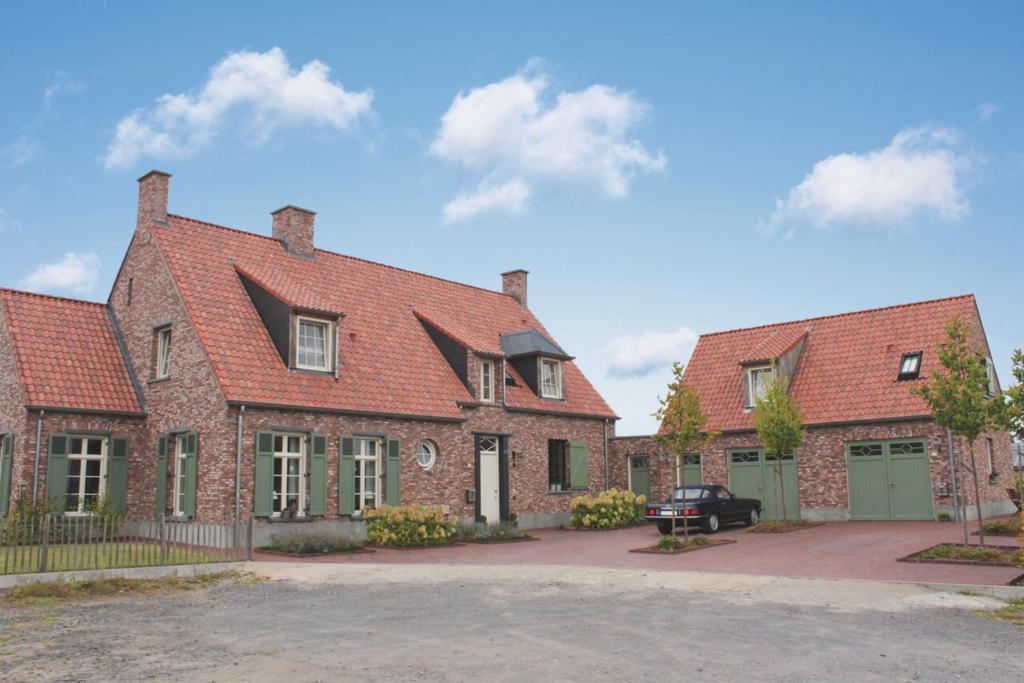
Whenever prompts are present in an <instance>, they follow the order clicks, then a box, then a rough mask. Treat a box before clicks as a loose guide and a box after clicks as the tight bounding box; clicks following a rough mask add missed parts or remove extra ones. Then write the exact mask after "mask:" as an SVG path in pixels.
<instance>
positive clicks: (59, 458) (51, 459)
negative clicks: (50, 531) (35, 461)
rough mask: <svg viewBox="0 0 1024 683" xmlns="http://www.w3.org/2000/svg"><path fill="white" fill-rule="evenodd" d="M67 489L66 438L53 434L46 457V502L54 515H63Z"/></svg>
mask: <svg viewBox="0 0 1024 683" xmlns="http://www.w3.org/2000/svg"><path fill="white" fill-rule="evenodd" d="M67 487H68V437H66V436H64V435H63V434H54V435H53V436H51V437H50V450H49V451H48V452H47V455H46V502H47V503H48V504H49V505H50V511H51V512H52V513H53V514H55V515H62V514H64V502H65V496H66V495H67Z"/></svg>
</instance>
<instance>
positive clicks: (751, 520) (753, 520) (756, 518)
mask: <svg viewBox="0 0 1024 683" xmlns="http://www.w3.org/2000/svg"><path fill="white" fill-rule="evenodd" d="M760 521H761V515H760V514H759V513H758V511H757V508H753V509H752V510H751V511H750V514H749V515H748V516H747V519H746V525H747V526H754V525H755V524H757V523H758V522H760Z"/></svg>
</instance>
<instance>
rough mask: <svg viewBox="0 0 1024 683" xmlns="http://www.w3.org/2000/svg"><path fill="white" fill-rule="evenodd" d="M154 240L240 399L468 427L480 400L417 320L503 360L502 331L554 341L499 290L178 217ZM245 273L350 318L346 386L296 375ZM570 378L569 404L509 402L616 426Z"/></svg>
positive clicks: (590, 392) (345, 331)
mask: <svg viewBox="0 0 1024 683" xmlns="http://www.w3.org/2000/svg"><path fill="white" fill-rule="evenodd" d="M153 234H154V235H156V240H157V244H158V245H159V247H160V250H161V251H162V253H163V254H164V255H165V256H166V258H167V262H168V264H169V266H170V269H171V272H172V273H173V274H174V278H175V280H176V282H177V285H178V288H179V290H180V291H181V295H182V298H183V299H184V302H185V305H186V307H187V309H188V311H189V316H190V318H191V320H192V323H193V325H194V326H195V328H196V331H197V333H198V335H199V338H200V340H201V341H202V343H203V346H204V348H205V350H206V353H207V355H208V356H209V358H210V361H211V363H212V364H213V369H214V372H215V373H216V376H217V379H218V381H219V383H220V385H221V388H222V389H223V391H224V393H225V396H226V397H227V399H228V400H229V401H232V402H244V403H253V404H268V405H279V406H296V407H315V408H325V409H333V410H343V411H352V412H365V413H381V414H394V415H410V416H424V417H437V418H453V419H459V418H462V417H464V416H463V414H462V411H461V409H460V408H459V407H458V405H457V402H472V401H473V398H472V396H471V395H470V394H469V392H468V391H467V390H466V387H465V386H464V385H463V384H462V382H461V381H460V380H459V378H458V377H457V376H456V374H455V372H454V371H453V370H452V368H451V366H450V365H448V363H447V361H445V359H444V357H443V356H442V355H441V352H440V350H439V349H438V348H437V346H436V345H435V344H434V343H433V341H432V340H431V339H430V337H429V336H428V335H427V332H426V330H425V329H424V328H423V325H422V324H421V322H420V320H419V318H418V317H417V316H419V317H421V318H424V319H426V320H428V321H430V322H431V323H432V324H433V325H435V326H436V327H438V328H439V329H442V330H444V331H445V332H446V333H448V334H450V335H451V336H452V337H453V338H456V339H459V340H461V342H462V343H464V344H466V345H467V346H468V347H469V348H470V349H472V350H475V351H477V352H480V353H488V354H494V355H500V354H501V344H500V335H501V334H502V333H506V332H511V331H515V330H521V329H523V328H536V329H537V330H539V331H541V332H543V333H544V334H547V332H546V331H545V330H544V328H543V327H542V326H541V324H540V322H539V321H538V320H537V319H536V318H535V317H534V316H533V314H532V313H531V312H530V311H529V310H527V309H525V308H523V307H522V306H520V305H519V304H518V303H516V301H515V300H514V299H512V298H511V297H509V296H506V295H505V294H502V293H500V292H494V291H490V290H485V289H480V288H477V287H471V286H469V285H463V284H459V283H456V282H451V281H448V280H443V279H440V278H436V277H432V276H429V275H423V274H420V273H414V272H411V271H407V270H402V269H400V268H394V267H391V266H386V265H382V264H379V263H373V262H370V261H365V260H363V259H358V258H354V257H351V256H343V255H340V254H335V253H331V252H327V251H323V250H317V251H316V254H315V257H314V258H313V259H303V258H297V257H294V256H290V255H288V254H286V253H285V251H284V249H283V247H282V245H281V243H280V242H278V241H277V240H275V239H273V238H270V237H265V236H262V235H256V234H253V233H247V232H242V231H239V230H234V229H231V228H224V227H221V226H216V225H212V224H209V223H204V222H201V221H197V220H194V219H190V218H185V217H182V216H173V215H172V216H171V217H170V227H168V228H161V227H154V228H153ZM239 272H241V273H244V274H245V275H246V276H247V277H249V278H251V279H252V280H254V281H256V282H257V283H259V284H260V285H261V286H262V287H264V288H266V289H267V290H268V291H270V292H273V293H274V295H275V296H278V297H280V298H281V299H282V300H283V301H285V302H287V303H288V304H289V305H292V306H297V307H300V308H308V309H315V310H320V311H333V312H336V313H338V314H341V315H343V316H344V319H343V321H342V323H341V327H340V343H339V349H340V368H339V378H338V379H335V378H334V377H333V376H331V375H324V374H316V373H306V372H295V371H289V369H288V368H287V367H286V365H285V364H284V362H283V361H282V360H281V356H280V355H279V354H278V352H277V350H276V348H275V347H274V345H273V342H272V341H271V338H270V335H269V333H268V332H267V329H266V327H264V325H263V323H262V321H261V320H260V317H259V315H258V314H257V312H256V310H255V308H254V307H253V304H252V301H251V300H250V298H249V296H248V294H247V293H246V290H245V289H244V287H243V285H242V283H241V281H240V280H239V275H238V273H239ZM548 336H549V337H550V335H548ZM564 381H565V392H566V400H565V401H559V402H554V401H542V400H541V399H539V398H538V397H536V396H535V395H533V394H532V392H530V390H529V389H525V391H523V390H521V389H512V390H510V391H509V392H508V403H509V405H510V406H511V407H515V408H526V409H538V410H544V411H547V412H552V413H567V414H579V415H593V416H600V417H614V413H613V412H612V410H611V409H610V408H609V407H608V405H607V404H606V403H605V402H604V399H602V398H601V396H600V394H598V393H597V391H596V390H595V389H594V388H593V386H591V384H590V383H589V382H588V381H587V379H586V378H585V377H584V376H583V373H581V372H580V370H579V369H578V368H577V367H576V366H575V364H573V363H571V362H567V363H566V364H565V380H564ZM519 383H520V384H521V385H523V387H524V388H525V384H524V383H523V382H522V380H521V379H520V380H519Z"/></svg>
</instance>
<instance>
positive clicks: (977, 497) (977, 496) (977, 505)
mask: <svg viewBox="0 0 1024 683" xmlns="http://www.w3.org/2000/svg"><path fill="white" fill-rule="evenodd" d="M970 448H971V475H972V476H973V478H974V509H975V510H977V512H978V542H979V543H980V544H981V545H983V546H984V545H985V522H984V520H982V518H981V487H980V486H979V485H978V465H977V463H975V461H974V442H973V441H971V446H970ZM966 517H967V515H964V518H966Z"/></svg>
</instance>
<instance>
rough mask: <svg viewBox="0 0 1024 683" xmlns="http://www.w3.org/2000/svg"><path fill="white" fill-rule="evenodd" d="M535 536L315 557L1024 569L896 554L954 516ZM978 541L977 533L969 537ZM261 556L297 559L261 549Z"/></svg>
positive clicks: (795, 571)
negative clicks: (666, 535)
mask: <svg viewBox="0 0 1024 683" xmlns="http://www.w3.org/2000/svg"><path fill="white" fill-rule="evenodd" d="M530 533H531V534H532V535H533V536H535V537H536V538H538V539H539V540H537V541H532V542H524V543H504V544H492V545H480V544H467V545H462V546H456V547H449V548H432V549H425V550H390V549H385V550H377V551H376V552H373V553H366V554H356V555H349V556H337V555H336V556H332V557H329V558H316V559H315V560H311V561H318V562H324V561H326V562H356V563H446V564H473V565H516V564H547V565H551V564H556V565H557V564H563V565H577V566H578V565H592V566H600V567H612V568H635V569H651V570H699V571H717V572H732V573H741V574H759V575H769V576H807V577H819V578H846V579H878V580H890V581H928V582H948V583H968V584H978V585H1001V584H1006V583H1007V582H1008V581H1010V580H1012V579H1014V578H1016V577H1017V576H1019V575H1021V574H1022V573H1024V569H1019V568H1012V567H973V566H962V565H938V564H924V563H922V564H911V563H905V562H897V561H896V560H897V559H898V558H900V557H903V556H905V555H909V554H910V553H913V552H915V551H917V550H922V549H924V548H926V547H928V546H931V545H934V544H936V543H942V542H947V541H949V542H958V541H959V540H960V539H961V531H960V528H959V527H958V526H957V525H955V524H952V523H948V522H837V523H832V524H826V525H824V526H819V527H813V528H809V529H803V530H800V531H795V532H792V533H787V534H751V533H747V532H746V530H745V529H744V528H743V527H735V528H727V529H724V530H723V531H722V532H720V534H719V535H720V536H722V537H724V538H730V539H733V540H736V541H737V543H735V544H733V545H724V546H718V547H714V548H708V549H704V550H699V551H696V552H692V553H683V554H680V555H671V556H661V555H642V554H636V553H630V552H629V550H630V549H631V548H638V547H642V546H645V545H651V544H653V543H655V542H656V541H657V539H658V532H657V530H655V529H654V527H651V526H642V527H636V528H632V529H622V530H618V531H607V532H584V531H562V530H557V529H543V530H539V531H532V532H530ZM971 542H972V543H977V537H975V536H972V537H971ZM990 543H991V544H994V545H1012V546H1019V543H1018V542H1017V541H1016V539H1013V538H1007V537H992V538H991V540H990ZM255 559H257V560H265V561H282V560H283V561H292V560H288V559H286V558H281V557H276V556H272V555H264V554H262V553H257V554H256V558H255Z"/></svg>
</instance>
